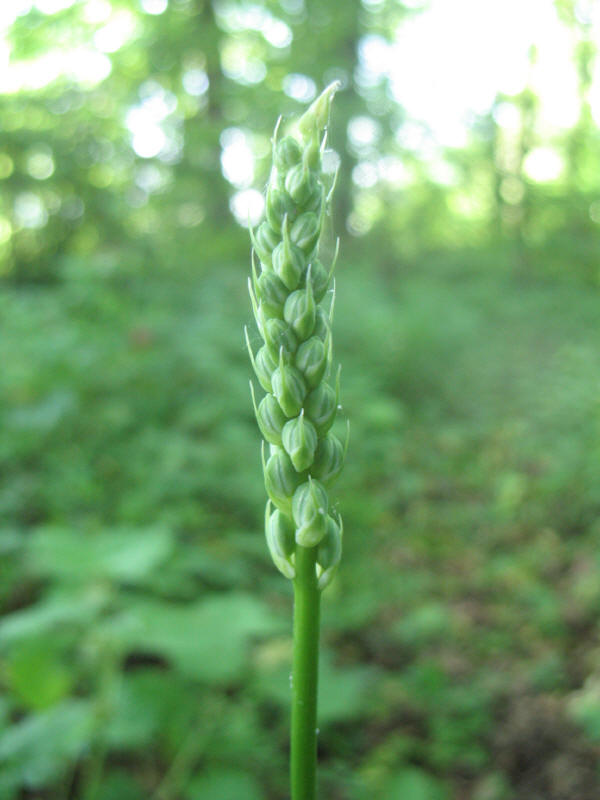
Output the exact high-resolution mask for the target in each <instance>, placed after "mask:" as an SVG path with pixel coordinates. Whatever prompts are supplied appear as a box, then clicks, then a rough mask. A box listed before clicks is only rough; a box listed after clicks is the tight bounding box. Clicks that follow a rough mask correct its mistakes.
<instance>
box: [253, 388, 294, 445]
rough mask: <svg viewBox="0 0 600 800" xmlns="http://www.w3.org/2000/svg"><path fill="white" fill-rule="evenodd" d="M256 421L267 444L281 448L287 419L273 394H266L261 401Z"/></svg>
mask: <svg viewBox="0 0 600 800" xmlns="http://www.w3.org/2000/svg"><path fill="white" fill-rule="evenodd" d="M256 421H257V422H258V427H259V428H260V432H261V433H262V435H263V436H264V437H265V439H266V440H267V442H269V443H270V444H276V445H278V446H279V447H281V445H282V442H281V432H282V430H283V426H284V425H285V423H286V422H287V417H286V416H285V414H284V413H283V411H282V410H281V408H280V406H279V403H278V402H277V400H276V399H275V398H274V397H273V395H272V394H266V395H265V396H264V397H263V399H262V400H261V401H260V404H259V406H258V408H257V409H256Z"/></svg>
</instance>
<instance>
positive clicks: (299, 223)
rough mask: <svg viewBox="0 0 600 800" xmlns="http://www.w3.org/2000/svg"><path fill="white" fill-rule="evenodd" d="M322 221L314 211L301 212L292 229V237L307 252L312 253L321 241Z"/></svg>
mask: <svg viewBox="0 0 600 800" xmlns="http://www.w3.org/2000/svg"><path fill="white" fill-rule="evenodd" d="M320 233H321V222H320V220H319V218H318V217H317V215H316V214H315V213H314V212H312V211H307V212H306V213H305V214H300V216H299V217H298V219H297V220H296V221H295V222H294V224H293V225H292V227H291V230H290V238H291V240H292V242H294V244H296V245H297V246H298V247H299V248H300V249H301V250H304V252H305V253H311V252H312V251H313V250H314V249H315V245H316V244H317V242H318V241H319V235H320Z"/></svg>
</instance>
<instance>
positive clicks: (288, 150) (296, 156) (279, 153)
mask: <svg viewBox="0 0 600 800" xmlns="http://www.w3.org/2000/svg"><path fill="white" fill-rule="evenodd" d="M301 160H302V150H301V149H300V145H299V144H298V142H297V141H296V140H295V139H294V137H293V136H284V137H283V139H282V140H281V141H280V142H278V143H277V146H276V148H275V153H274V155H273V161H274V162H275V166H276V167H277V169H278V170H279V171H280V172H287V170H288V169H289V168H290V167H293V166H294V164H298V163H299V162H300V161H301Z"/></svg>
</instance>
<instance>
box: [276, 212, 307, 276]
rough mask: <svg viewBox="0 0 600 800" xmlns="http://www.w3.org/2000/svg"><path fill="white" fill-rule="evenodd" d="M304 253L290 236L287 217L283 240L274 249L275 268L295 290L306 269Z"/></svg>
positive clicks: (284, 223)
mask: <svg viewBox="0 0 600 800" xmlns="http://www.w3.org/2000/svg"><path fill="white" fill-rule="evenodd" d="M304 259H305V256H304V253H303V252H302V250H301V249H300V248H299V247H298V246H297V245H295V244H294V243H293V242H292V240H291V239H290V236H289V231H288V223H287V217H285V218H284V220H283V241H282V242H279V244H278V245H277V247H276V248H275V249H274V250H273V261H272V263H273V269H274V270H275V272H276V273H277V276H278V277H279V279H280V280H281V281H283V283H284V284H285V285H286V286H287V288H288V289H289V290H290V291H293V290H294V289H295V288H296V287H297V286H298V284H299V283H300V278H301V277H302V273H303V271H304V266H305V263H304Z"/></svg>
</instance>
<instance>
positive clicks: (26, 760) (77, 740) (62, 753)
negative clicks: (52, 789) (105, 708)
mask: <svg viewBox="0 0 600 800" xmlns="http://www.w3.org/2000/svg"><path fill="white" fill-rule="evenodd" d="M93 725H94V716H93V708H92V704H91V703H89V702H88V701H86V700H67V701H65V702H64V703H61V704H60V705H57V706H55V707H54V708H51V709H49V710H47V711H42V712H40V713H38V714H33V715H31V716H28V717H25V718H24V719H22V720H20V721H19V722H17V723H15V724H14V725H12V726H11V727H9V728H7V729H6V730H5V731H4V732H3V733H2V734H1V735H0V763H1V764H3V765H5V766H6V769H7V770H8V771H9V772H12V773H13V774H14V775H15V776H16V778H17V779H18V780H19V782H20V783H22V784H23V785H24V786H28V787H31V788H35V787H40V786H43V785H44V784H46V783H48V782H50V781H53V780H56V779H57V778H58V777H59V776H60V775H61V773H62V772H63V770H64V769H65V768H66V766H67V765H68V764H69V763H71V762H72V761H73V759H75V758H77V757H78V756H79V755H80V754H81V753H82V752H83V751H84V750H85V748H86V747H87V744H88V742H89V739H90V735H91V732H92V729H93Z"/></svg>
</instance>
